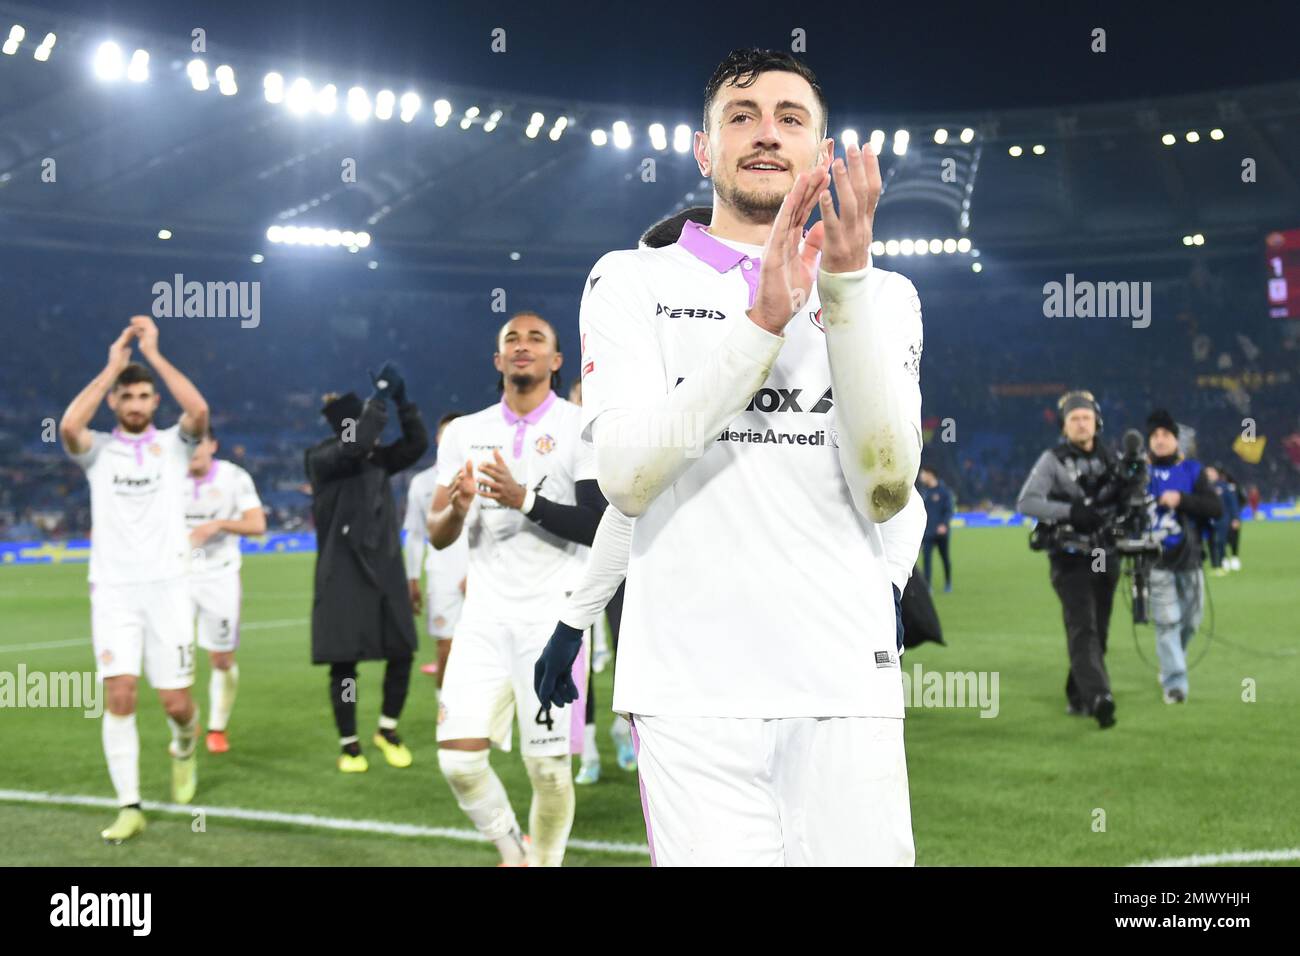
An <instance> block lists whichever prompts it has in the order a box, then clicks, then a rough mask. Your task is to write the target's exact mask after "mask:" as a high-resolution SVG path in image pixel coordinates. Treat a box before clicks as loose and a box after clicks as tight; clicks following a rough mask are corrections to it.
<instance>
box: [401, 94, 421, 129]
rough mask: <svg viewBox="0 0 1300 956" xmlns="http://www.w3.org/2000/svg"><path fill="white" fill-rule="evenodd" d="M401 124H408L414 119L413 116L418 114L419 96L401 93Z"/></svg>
mask: <svg viewBox="0 0 1300 956" xmlns="http://www.w3.org/2000/svg"><path fill="white" fill-rule="evenodd" d="M401 107H402V116H401V119H402V122H403V123H409V122H411V120H413V119H415V114H416V113H418V112H420V94H419V93H403V94H402V99H401Z"/></svg>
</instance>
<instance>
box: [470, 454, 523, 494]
mask: <svg viewBox="0 0 1300 956" xmlns="http://www.w3.org/2000/svg"><path fill="white" fill-rule="evenodd" d="M492 457H493V459H494V461H488V462H484V463H483V464H481V465H479V466H478V474H479V477H478V483H479V494H480V495H482V496H483V497H484V498H491V499H492V500H493V501H499V502H500V503H501V504H503V505H505V506H506V507H507V508H522V507H523V506H524V496H525V495H526V494H527V489H526V488H524V486H523V485H521V484H520V483H519V482H517V481H515V478H514V475H512V474H510V468H509V466H507V465H506V460H505V459H504V458H502V457H501V452H499V451H497V450H496V449H493V450H492Z"/></svg>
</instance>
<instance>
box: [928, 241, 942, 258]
mask: <svg viewBox="0 0 1300 956" xmlns="http://www.w3.org/2000/svg"><path fill="white" fill-rule="evenodd" d="M930 251H931V252H933V253H934V254H935V255H938V254H939V253H941V252H943V240H942V239H931V240H930Z"/></svg>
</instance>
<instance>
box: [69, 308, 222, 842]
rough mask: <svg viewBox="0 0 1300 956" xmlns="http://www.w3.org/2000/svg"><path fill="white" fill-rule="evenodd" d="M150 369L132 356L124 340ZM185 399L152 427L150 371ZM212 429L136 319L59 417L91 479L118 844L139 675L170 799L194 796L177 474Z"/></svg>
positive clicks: (131, 775) (136, 743)
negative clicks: (155, 702) (160, 735)
mask: <svg viewBox="0 0 1300 956" xmlns="http://www.w3.org/2000/svg"><path fill="white" fill-rule="evenodd" d="M137 342H138V344H139V347H140V353H141V354H142V355H143V356H144V358H145V359H146V360H147V361H148V362H149V364H150V365H151V366H153V371H152V373H151V372H150V370H149V369H148V368H145V367H144V366H143V365H138V364H135V363H132V362H131V347H132V344H133V343H137ZM155 374H156V375H157V376H158V377H159V378H161V379H162V381H163V382H164V383H165V384H166V386H167V389H168V391H170V392H171V395H172V398H174V399H175V400H176V402H177V403H178V404H179V405H180V406H181V418H180V422H179V423H178V424H176V425H173V426H172V427H171V428H165V429H159V428H156V427H155V426H154V424H153V418H154V415H155V413H156V412H157V410H158V403H159V401H160V399H161V395H160V394H159V392H158V389H157V387H156V385H155V381H154V375H155ZM105 398H106V399H107V401H108V407H109V408H110V409H112V411H113V414H114V415H115V416H116V418H117V427H116V428H114V429H113V431H112V432H111V433H110V432H102V431H95V430H92V429H91V428H90V427H89V426H90V421H91V419H92V418H94V416H95V412H96V410H97V409H98V407H99V403H100V402H101V401H103V400H104V399H105ZM207 427H208V406H207V403H206V402H204V400H203V396H202V395H200V394H199V391H198V389H196V388H195V387H194V385H193V384H192V383H191V382H190V380H189V379H187V378H186V377H185V376H184V375H183V374H181V372H180V371H179V370H178V369H177V368H176V367H175V366H174V365H172V364H171V363H170V362H168V361H167V359H165V358H164V357H163V355H162V353H161V352H160V351H159V349H158V327H157V326H156V325H155V324H154V322H153V320H152V319H150V318H149V317H148V316H144V315H137V316H134V317H132V319H131V323H130V325H128V326H127V327H126V329H124V330H123V331H122V334H121V335H119V336H118V338H117V340H116V341H115V342H114V343H113V345H112V346H111V347H110V348H109V352H108V364H107V365H105V366H104V369H103V371H101V372H100V373H99V374H98V375H96V376H95V378H94V379H93V380H92V381H91V382H90V384H89V385H87V386H86V387H85V388H84V389H82V391H81V394H79V395H78V396H77V397H76V398H75V399H73V400H72V404H71V405H69V406H68V408H67V410H66V411H65V412H64V413H63V420H62V421H61V422H60V424H59V433H60V437H61V438H62V441H63V447H64V448H65V449H66V450H67V452H68V454H69V455H71V456H72V459H73V461H75V462H76V463H77V464H78V465H80V466H81V468H82V469H83V470H84V471H85V472H86V480H87V481H88V482H89V484H90V516H91V523H92V525H93V527H94V533H93V535H92V537H91V544H90V574H89V578H90V619H91V640H92V642H93V644H94V649H95V660H96V662H97V664H98V676H99V679H100V680H102V681H103V684H104V694H105V697H106V698H107V701H106V704H107V706H106V707H105V710H104V720H103V744H104V756H105V758H106V760H107V762H108V775H109V777H110V778H111V779H112V781H113V788H114V790H116V791H117V802H118V805H119V807H120V808H121V809H120V811H119V812H118V816H117V819H116V820H115V821H114V822H113V824H112V825H111V826H110V827H108V829H106V830H104V831H103V833H102V836H103V838H104V839H105V840H107V841H108V842H110V843H121V842H122V841H123V840H127V839H130V838H131V837H133V836H135V835H136V834H138V833H140V832H141V831H142V830H144V826H145V821H144V814H143V813H141V811H140V737H139V735H138V734H137V732H136V724H135V710H136V695H137V687H136V685H137V683H138V681H139V678H140V674H141V673H142V672H143V673H144V675H145V676H146V677H148V679H149V683H150V684H152V685H153V688H154V690H156V691H157V692H158V697H159V700H160V701H161V702H162V706H163V710H164V711H165V712H166V714H167V723H168V725H169V726H170V727H171V731H172V742H171V746H170V747H169V752H170V754H171V757H172V800H173V801H175V802H176V803H189V802H190V801H191V800H192V799H194V791H195V786H196V783H197V779H198V775H197V770H196V766H195V754H194V751H195V746H194V745H195V737H196V735H197V734H198V728H199V712H198V707H197V706H196V705H195V703H194V701H193V699H192V698H191V696H190V685H191V684H193V683H194V630H193V628H192V626H191V624H190V601H189V588H188V586H187V582H186V577H185V563H186V556H187V553H188V551H189V546H188V542H187V540H186V532H185V505H184V497H183V496H184V493H185V472H186V468H187V466H188V465H189V460H190V454H191V452H192V451H193V450H194V446H195V444H196V443H197V442H198V439H199V436H200V435H202V434H203V433H204V432H205V431H206V430H207Z"/></svg>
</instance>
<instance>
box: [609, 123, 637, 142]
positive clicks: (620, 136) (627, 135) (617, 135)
mask: <svg viewBox="0 0 1300 956" xmlns="http://www.w3.org/2000/svg"><path fill="white" fill-rule="evenodd" d="M612 128H613V130H614V145H615V146H616V147H618V148H619V149H631V147H632V131H631V130H630V129H629V128H628V125H627V123H625V122H624V121H623V120H618V121H617V122H615V123H614V126H613V127H612Z"/></svg>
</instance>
